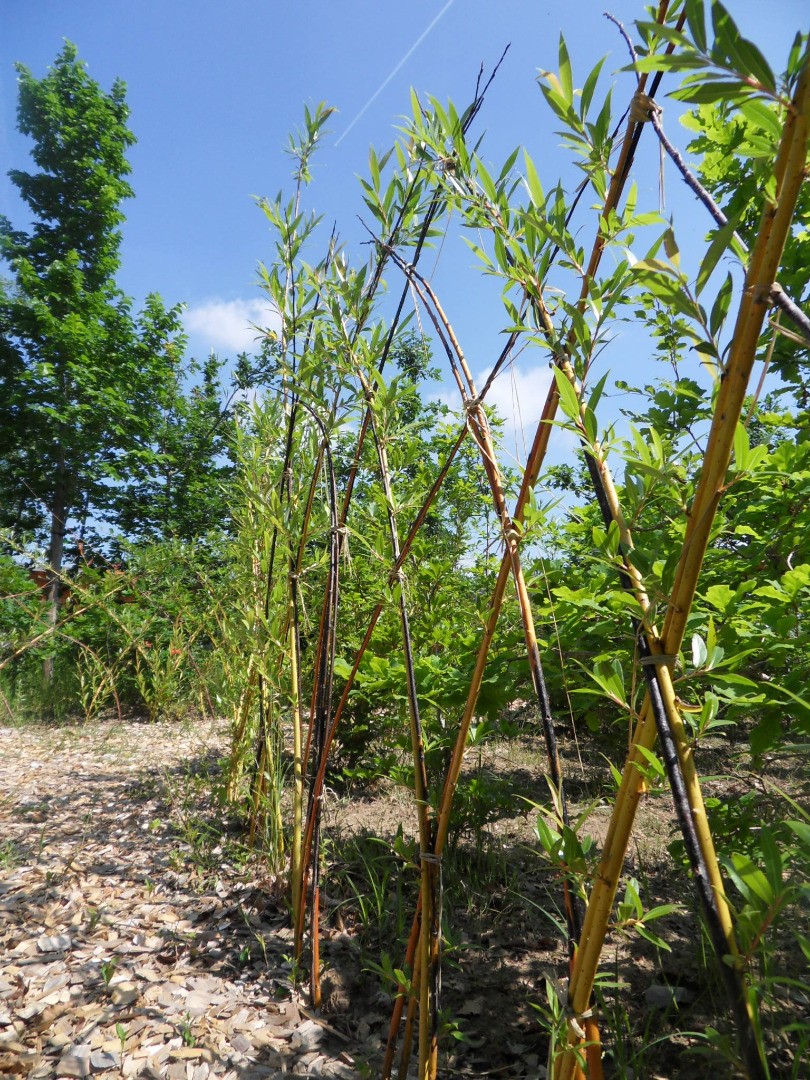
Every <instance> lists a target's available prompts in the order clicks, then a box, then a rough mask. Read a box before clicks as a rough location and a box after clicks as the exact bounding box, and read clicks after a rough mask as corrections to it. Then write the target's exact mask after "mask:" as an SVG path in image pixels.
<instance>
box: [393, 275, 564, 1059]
mask: <svg viewBox="0 0 810 1080" xmlns="http://www.w3.org/2000/svg"><path fill="white" fill-rule="evenodd" d="M393 257H394V259H395V261H398V262H400V260H398V259H397V256H396V255H394V256H393ZM400 265H402V264H401V263H400ZM402 268H403V270H404V271H405V272H406V273H407V274H408V275H409V276H410V277H411V279H412V281H413V283H414V288H415V289H416V290H417V293H418V294H419V297H420V299H421V300H422V302H423V304H424V306H425V309H426V310H427V312H428V315H429V317H430V319H431V321H432V322H433V325H434V328H435V330H436V333H437V336H438V337H439V340H440V342H441V344H442V346H443V348H444V350H445V353H446V355H447V357H448V360H449V362H450V366H451V369H452V372H453V375H454V377H455V379H456V384H457V386H458V389H459V393H460V394H461V398H462V403H463V407H464V410H465V412H466V414H467V417H468V423H469V425H470V429H471V432H472V435H473V438H474V439H475V442H476V445H477V446H478V448H479V451H480V453H481V459H482V463H483V466H484V471H485V473H486V476H487V480H488V483H489V487H490V490H491V493H492V499H493V503H494V506H495V510H496V513H497V514H498V518H499V520H500V522H501V528H502V532H503V537H504V542H505V545H506V552H507V555H508V558H509V566H510V569H511V573H512V577H513V579H514V582H515V589H516V592H517V597H518V603H519V606H520V612H521V621H522V624H523V634H524V640H525V643H526V651H527V656H528V661H529V669H530V672H531V677H532V684H533V688H534V692H535V697H536V700H537V709H538V713H539V716H540V721H541V728H542V731H543V735H544V739H545V743H546V752H547V757H548V765H549V774H550V777H551V780H552V783H553V785H554V789H555V793H556V799H557V802H558V805H559V808H560V809H561V812H562V815H563V818H564V820H565V822H566V823H567V822H568V810H567V804H566V799H565V792H564V786H563V777H562V770H561V767H560V758H559V751H558V747H557V737H556V733H555V731H554V719H553V716H552V714H551V706H550V702H549V697H548V691H547V689H546V682H545V676H544V673H543V665H542V661H541V659H540V650H539V648H538V644H537V633H536V629H535V625H534V617H533V614H532V608H531V601H530V599H529V592H528V588H527V586H526V580H525V576H524V573H523V567H522V563H521V559H520V551H519V541H520V528H519V526H518V525H516V524H515V523H514V521H513V520H512V518H511V517H510V514H509V509H508V506H507V503H506V495H505V492H504V488H503V479H502V476H501V472H500V469H499V466H498V462H497V456H496V452H495V446H494V444H493V441H492V436H491V433H490V429H489V423H488V421H487V418H486V413H485V412H484V408H483V404H482V402H481V397H480V395H479V394H478V392H477V390H476V387H475V382H474V380H473V377H472V373H471V372H470V368H469V365H468V363H467V359H466V357H465V355H464V352H463V350H462V348H461V345H460V343H459V341H458V339H457V338H456V335H455V333H454V331H453V328H452V326H451V324H450V322H449V320H448V319H447V316H446V315H445V313H444V311H443V309H442V307H441V304H440V303H439V300H438V298H437V297H436V294H435V292H434V291H433V289H432V287H431V286H430V284H429V282H427V281H426V280H425V279H424V278H423V277H422V276H421V275H420V274H418V273H417V272H416V271H412V270H410V269H408V268H405V267H404V266H402ZM428 301H429V302H428ZM437 841H438V834H437ZM432 856H433V858H434V859H440V858H441V851H440V849H439V846H438V843H436V844H435V845H434V849H433V852H432ZM563 889H564V900H565V912H566V921H567V923H568V930H569V943H570V946H571V947H573V942H574V941H575V940H576V938H578V936H579V930H580V927H581V918H582V916H581V912H580V910H579V906H578V903H577V899H576V894H575V890H574V888H573V887H572V883H571V882H569V881H568V879H567V878H564V879H563ZM425 921H426V920H425V915H424V911H423V912H422V924H423V928H424V924H425ZM431 936H432V935H431ZM426 937H427V934H426V933H425V931H424V929H423V931H422V934H421V938H420V940H422V939H424V938H426ZM432 938H433V936H432ZM438 954H439V939H438V935H436V936H435V938H433V939H432V940H431V964H432V966H433V967H438V963H439V958H438ZM423 957H424V945H423V946H422V955H421V956H420V961H421V963H424V958H423ZM413 1007H414V999H411V1003H410V1004H409V1010H411V1009H413ZM420 1021H421V1009H420ZM407 1045H408V1044H407V1037H406V1040H405V1046H404V1049H403V1060H404V1059H405V1058H406V1057H407V1053H408V1049H407ZM400 1071H402V1070H400ZM431 1075H435V1070H434V1072H433V1073H431Z"/></svg>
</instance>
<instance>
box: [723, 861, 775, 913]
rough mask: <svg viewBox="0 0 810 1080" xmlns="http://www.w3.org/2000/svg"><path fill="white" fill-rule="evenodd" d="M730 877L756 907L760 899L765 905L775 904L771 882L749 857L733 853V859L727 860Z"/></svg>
mask: <svg viewBox="0 0 810 1080" xmlns="http://www.w3.org/2000/svg"><path fill="white" fill-rule="evenodd" d="M725 863H726V869H727V870H728V874H729V877H730V878H731V879H732V880H733V882H734V884H735V885H736V886H737V888H738V889H739V890H740V892H741V894H742V895H743V896H744V897H745V899H746V900H747V901H748V902H749V903H751V904H753V905H754V906H755V907H756V906H758V905H757V904H756V900H757V899H759V900H761V901H762V903H764V904H765V905H768V906H769V905H770V904H772V903H773V898H774V892H773V889H772V888H771V885H770V882H769V881H768V879H767V878H766V877H765V875H764V874H763V873H762V871H761V870H760V869H759V867H758V866H757V865H756V864H755V863H754V862H753V861H752V860H751V859H750V858H749V857H748V856H747V855H742V854H740V853H739V852H736V851H735V852H732V855H731V859H730V860H725Z"/></svg>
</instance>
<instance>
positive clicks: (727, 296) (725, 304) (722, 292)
mask: <svg viewBox="0 0 810 1080" xmlns="http://www.w3.org/2000/svg"><path fill="white" fill-rule="evenodd" d="M733 288H734V282H733V280H732V277H731V274H730V273H729V274H726V280H725V281H724V282H723V284H722V285H721V286H720V288H719V289H718V292H717V296H716V297H715V300H714V303H713V304H712V310H711V313H710V315H709V330H710V331H711V333H712V336H713V337H717V335H718V334H719V333H720V331H721V330H722V328H723V323H724V322H725V320H726V316H727V315H728V309H729V306H730V305H731V293H732V290H733Z"/></svg>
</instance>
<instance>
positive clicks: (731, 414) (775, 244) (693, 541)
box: [555, 59, 810, 1080]
mask: <svg viewBox="0 0 810 1080" xmlns="http://www.w3.org/2000/svg"><path fill="white" fill-rule="evenodd" d="M809 112H810V94H808V66H807V60H806V59H805V64H804V70H803V73H802V77H801V79H800V80H799V85H798V88H797V91H796V95H795V98H794V107H793V111H792V112H791V113H790V114H789V116H788V121H787V123H786V125H785V130H784V133H783V139H782V144H781V147H780V151H779V157H778V159H777V163H776V168H775V174H776V200H775V202H771V203H769V204H768V205H766V207H765V211H764V213H763V218H762V223H761V226H760V232H759V235H758V237H757V242H756V244H755V247H754V252H753V255H752V258H751V263H750V266H749V270H748V274H747V276H746V283H745V291H744V295H743V300H742V303H741V305H740V311H739V314H738V318H737V324H736V328H735V334H734V339H733V343H732V348H731V353H730V356H729V360H728V363H727V366H726V370H725V373H724V377H723V382H722V384H721V387H720V391H719V393H718V400H717V403H716V407H715V411H714V418H713V421H712V428H711V432H710V436H709V444H708V447H707V451H706V457H705V460H704V468H703V472H702V473H701V478H700V481H699V483H698V489H697V491H696V494H695V499H694V501H693V505H692V509H691V513H690V519H689V523H688V527H687V535H686V539H685V542H684V547H683V551H682V553H681V559H680V561H679V563H678V568H677V571H676V577H675V585H674V587H673V596H672V601H671V603H670V607H669V609H668V611H667V616H666V619H665V623H664V630H663V634H662V640H661V642H660V644H659V645H658V647H657V649H654V650H653V651H659V652H660V653H663V654H665V655H675V654H676V653H677V652H678V651H679V649H680V647H681V644H682V642H683V636H684V632H685V628H686V622H687V619H688V616H689V611H690V610H691V605H692V601H693V599H694V595H695V590H696V588H697V580H698V577H699V574H700V570H701V567H702V563H703V557H704V555H705V552H706V547H707V545H708V539H709V535H710V532H711V527H712V524H713V521H714V517H715V513H716V508H717V505H718V503H719V500H720V497H721V495H722V492H723V486H722V485H723V482H724V480H725V475H726V471H727V469H728V465H729V462H730V460H731V448H732V445H733V439H734V432H735V429H736V425H737V423H738V422H739V419H740V416H741V414H742V407H743V403H744V398H745V393H746V391H747V388H748V383H749V380H750V374H751V370H752V367H753V362H754V357H755V353H756V344H757V340H758V338H759V334H760V332H761V329H762V324H763V322H764V318H765V310H766V305H767V297H768V296H769V294H770V290H771V286H772V284H773V281H774V280H775V278H776V274H777V271H778V266H779V261H780V259H781V253H782V250H783V248H784V243H785V240H786V237H787V234H788V230H789V229H790V225H791V222H792V220H793V214H794V210H795V202H796V198H797V196H798V191H799V188H800V186H801V183H802V181H803V178H804V172H805V164H806V156H807V140H808V134H807V133H808V113H809ZM652 644H653V643H651V645H652ZM659 674H660V676H661V679H660V684H661V688H662V696H663V698H664V703H665V707H666V710H667V719H668V722H669V724H670V727H671V729H672V731H673V735H674V736H675V742H676V748H677V751H678V757H679V761H680V765H681V769H682V772H683V777H684V781H685V783H686V786H687V790H688V791H689V794H690V805H691V807H692V811H693V819H694V822H695V826H696V831H697V833H698V840H699V843H700V846H701V851H702V853H703V856H704V859H705V861H706V865H707V868H708V869H709V872H710V876H711V883H712V887H713V889H714V890H715V895H716V897H717V898H718V901H719V903H718V911H719V913H720V914H721V917H722V919H723V928H724V932H726V931H730V930H731V925H730V917H729V913H728V909H727V906H726V905H725V902H724V899H723V898H724V892H723V886H722V879H721V878H720V875H719V870H718V868H717V860H716V857H715V856H714V851H713V844H712V839H711V834H710V832H709V830H708V825H707V822H706V817H705V810H704V808H703V805H702V798H700V797H699V796H700V788H699V784H698V781H697V775H696V772H695V768H694V761H693V758H692V754H691V751H690V749H689V747H688V740H687V739H686V735H685V731H684V730H683V725H682V721H681V720H680V716H679V714H678V710H677V707H676V705H675V702H674V694H673V692H672V685H671V676H670V672H669V670H668V668H667V667H666V666H663V665H662V666H660V668H659ZM655 736H656V729H655V722H654V718H653V717H652V710H651V708H650V704H649V701H648V700H645V703H644V706H643V708H642V713H641V718H640V721H639V724H638V726H637V729H636V733H635V735H634V745H633V749H632V751H631V754H630V755H629V757H628V760H627V764H626V765H625V770H624V773H623V776H622V783H621V787H620V789H619V793H618V796H617V799H616V803H615V806H614V812H613V815H612V817H611V822H610V826H609V829H608V835H607V837H606V840H605V845H604V850H603V855H602V860H601V862H600V866H599V871H598V874H597V878H596V881H595V883H594V888H593V890H592V893H591V897H590V901H589V904H588V908H587V911H586V915H585V924H584V926H583V932H582V938H581V941H580V948H579V949H578V951H577V956H576V959H575V964H574V970H573V973H572V978H571V993H570V1007H571V1010H572V1013H573V1015H574V1017H576V1015H577V1013H583V1012H585V1011H586V1009H587V1005H588V1002H589V999H590V993H591V990H592V987H593V980H594V978H595V974H596V968H597V965H598V960H599V955H600V953H601V948H602V942H603V940H604V932H605V927H606V925H607V922H608V920H609V917H610V911H611V909H612V906H613V900H614V898H615V894H616V889H617V886H618V877H619V874H620V873H621V867H622V864H623V860H624V853H625V851H626V848H627V844H628V842H629V837H630V832H631V829H632V825H633V820H634V817H635V812H636V808H637V806H638V801H639V798H640V797H641V795H642V793H643V791H644V783H643V778H642V776H641V773H640V771H639V770H638V768H637V762H638V760H639V748H644V749H648V750H649V749H651V748H652V746H653V745H654V743H655ZM727 940H728V941H729V948H730V951H731V952H732V953H733V952H734V943H733V932H731V933H728V932H727ZM749 1012H750V1006H749ZM572 1036H573V1037H572ZM569 1040H570V1041H571V1043H572V1044H573V1043H576V1042H578V1041H579V1040H578V1038H577V1037H576V1033H575V1032H573V1031H572V1029H571V1027H570V1026H569ZM574 1068H575V1059H574V1055H573V1054H572V1053H568V1054H566V1055H564V1056H563V1057H562V1058H560V1059H559V1062H558V1069H557V1071H556V1074H555V1075H556V1076H557V1077H558V1080H568V1078H569V1077H570V1076H571V1075H572V1073H573V1070H574Z"/></svg>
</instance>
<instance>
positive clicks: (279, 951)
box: [0, 722, 359, 1080]
mask: <svg viewBox="0 0 810 1080" xmlns="http://www.w3.org/2000/svg"><path fill="white" fill-rule="evenodd" d="M225 741H226V730H225V728H224V727H223V726H221V725H220V726H216V725H211V724H207V723H202V722H201V723H199V724H197V725H195V726H194V728H193V729H191V728H190V727H189V726H181V725H176V724H175V725H165V724H159V725H146V724H142V723H124V724H123V725H122V724H120V723H118V722H114V723H94V724H89V725H86V726H83V727H71V728H52V727H44V726H43V727H39V726H28V727H22V728H3V729H0V1075H4V1074H8V1075H20V1076H28V1077H30V1078H32V1080H46V1078H51V1077H54V1078H57V1077H85V1076H93V1077H98V1078H99V1080H104V1078H106V1077H121V1076H123V1077H144V1078H149V1080H163V1078H170V1080H208V1078H209V1077H210V1078H215V1077H216V1078H219V1077H222V1078H227V1080H254V1078H255V1080H259V1078H264V1077H272V1076H282V1075H286V1074H295V1075H310V1076H323V1077H339V1078H347V1080H348V1078H350V1077H354V1076H358V1075H359V1074H358V1072H357V1070H356V1068H355V1067H354V1065H355V1063H354V1062H353V1060H352V1058H351V1057H350V1056H349V1055H348V1053H347V1052H346V1050H347V1044H346V1043H345V1042H343V1041H341V1039H340V1038H339V1037H338V1036H339V1033H338V1032H336V1031H335V1030H334V1029H332V1028H331V1027H330V1025H328V1024H326V1023H325V1022H324V1021H323V1020H322V1019H321V1018H319V1017H316V1016H311V1015H308V1014H307V1011H306V1010H305V1008H304V1005H303V1002H302V1001H301V1000H300V999H299V998H298V997H297V996H296V995H295V994H294V993H293V992H292V990H291V981H290V977H289V975H290V961H289V954H290V953H291V952H292V933H291V931H290V928H289V916H288V913H287V911H286V910H285V908H284V906H283V903H282V902H281V900H280V899H278V900H274V899H273V884H274V883H273V882H272V881H268V880H262V876H261V869H260V868H258V869H257V863H256V862H255V860H254V861H251V860H249V859H248V860H240V859H238V858H235V857H234V852H236V851H237V847H236V846H235V845H234V847H233V849H231V848H230V847H228V845H227V843H225V844H224V846H220V847H219V848H217V847H215V848H214V849H213V851H211V850H210V848H209V849H208V850H207V852H206V854H205V855H203V854H201V852H202V848H201V847H199V846H198V845H197V843H196V841H197V837H198V835H199V831H200V830H201V829H204V823H203V822H201V819H200V818H199V816H198V814H197V811H196V809H195V806H194V777H195V775H200V776H202V778H203V780H204V779H205V776H206V770H207V769H209V768H210V767H211V766H212V765H213V763H214V762H215V761H216V759H217V758H218V757H219V756H221V755H222V753H223V752H224V747H225ZM203 787H207V785H205V784H202V783H201V784H200V785H198V789H197V791H198V794H199V793H200V792H202V790H203ZM190 792H191V794H190Z"/></svg>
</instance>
